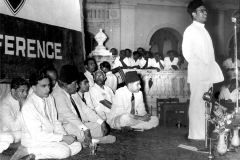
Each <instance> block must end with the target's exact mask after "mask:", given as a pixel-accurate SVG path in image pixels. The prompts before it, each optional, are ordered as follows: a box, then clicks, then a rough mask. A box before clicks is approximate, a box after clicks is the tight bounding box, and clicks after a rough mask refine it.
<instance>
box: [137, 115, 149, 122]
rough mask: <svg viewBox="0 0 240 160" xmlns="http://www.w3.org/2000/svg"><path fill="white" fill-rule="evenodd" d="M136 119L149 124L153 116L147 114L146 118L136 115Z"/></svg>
mask: <svg viewBox="0 0 240 160" xmlns="http://www.w3.org/2000/svg"><path fill="white" fill-rule="evenodd" d="M134 119H137V120H141V121H144V122H148V121H150V119H151V115H150V114H145V115H144V116H139V115H134Z"/></svg>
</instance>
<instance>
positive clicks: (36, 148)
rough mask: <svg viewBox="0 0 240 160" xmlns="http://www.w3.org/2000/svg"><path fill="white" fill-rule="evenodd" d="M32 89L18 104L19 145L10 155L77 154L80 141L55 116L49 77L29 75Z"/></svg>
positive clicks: (57, 155) (15, 159)
mask: <svg viewBox="0 0 240 160" xmlns="http://www.w3.org/2000/svg"><path fill="white" fill-rule="evenodd" d="M29 81H30V84H31V86H32V89H33V93H32V94H31V95H30V96H29V97H28V98H27V100H26V101H25V103H24V104H23V107H22V118H23V125H22V136H21V144H22V145H23V147H22V148H18V150H17V151H16V152H15V154H14V155H13V157H12V159H13V160H17V159H20V158H21V157H23V156H24V155H26V154H28V153H29V154H34V155H35V156H36V159H51V158H54V159H63V158H67V157H69V156H71V155H75V154H77V153H78V152H79V151H80V150H81V149H82V146H81V143H80V142H75V140H76V137H75V136H74V135H68V134H67V133H66V132H65V130H64V128H63V126H62V124H61V122H60V121H58V119H57V111H56V106H55V102H54V99H53V97H52V96H51V95H50V94H49V92H50V80H49V78H48V76H47V75H46V74H45V73H44V72H41V71H40V72H36V73H33V74H32V75H31V76H30V80H29Z"/></svg>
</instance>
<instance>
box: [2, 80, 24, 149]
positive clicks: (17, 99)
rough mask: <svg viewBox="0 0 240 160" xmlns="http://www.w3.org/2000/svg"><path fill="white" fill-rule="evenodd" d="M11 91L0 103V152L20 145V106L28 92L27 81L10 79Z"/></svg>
mask: <svg viewBox="0 0 240 160" xmlns="http://www.w3.org/2000/svg"><path fill="white" fill-rule="evenodd" d="M10 87H11V91H10V92H9V93H8V95H7V96H6V97H5V98H4V99H3V100H2V101H1V103H0V153H2V152H3V151H4V150H6V149H8V148H10V149H16V148H18V147H19V146H21V127H22V125H21V123H22V116H21V108H22V105H23V103H24V101H25V100H26V98H27V94H28V89H29V85H28V81H27V80H26V79H24V78H21V77H16V78H13V79H12V82H11V85H10Z"/></svg>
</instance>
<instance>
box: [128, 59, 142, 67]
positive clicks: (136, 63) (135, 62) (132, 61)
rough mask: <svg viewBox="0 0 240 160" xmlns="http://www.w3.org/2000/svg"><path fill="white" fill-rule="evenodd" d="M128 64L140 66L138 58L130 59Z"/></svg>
mask: <svg viewBox="0 0 240 160" xmlns="http://www.w3.org/2000/svg"><path fill="white" fill-rule="evenodd" d="M130 66H131V67H134V66H140V59H137V60H136V61H135V60H134V59H132V60H131V63H130Z"/></svg>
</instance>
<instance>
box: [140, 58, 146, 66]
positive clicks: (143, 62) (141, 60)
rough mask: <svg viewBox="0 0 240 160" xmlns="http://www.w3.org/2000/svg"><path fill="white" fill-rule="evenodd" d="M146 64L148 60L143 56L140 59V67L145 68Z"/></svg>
mask: <svg viewBox="0 0 240 160" xmlns="http://www.w3.org/2000/svg"><path fill="white" fill-rule="evenodd" d="M145 64H146V60H145V59H144V58H143V57H142V58H141V59H139V66H140V68H143V67H144V65H145Z"/></svg>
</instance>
